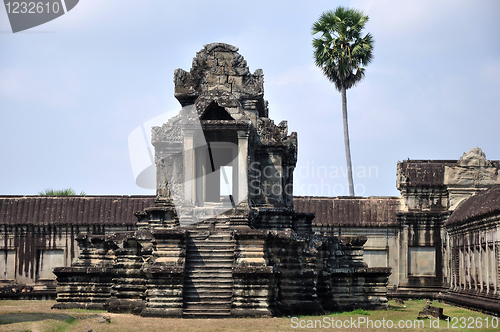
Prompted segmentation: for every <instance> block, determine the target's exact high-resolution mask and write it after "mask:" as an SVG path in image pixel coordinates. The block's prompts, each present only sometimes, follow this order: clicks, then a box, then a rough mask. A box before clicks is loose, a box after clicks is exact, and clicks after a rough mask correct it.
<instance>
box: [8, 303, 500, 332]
mask: <svg viewBox="0 0 500 332" xmlns="http://www.w3.org/2000/svg"><path fill="white" fill-rule="evenodd" d="M54 303H55V302H54V301H0V331H9V332H14V331H15V332H28V331H31V332H45V331H53V332H76V331H79V332H82V331H84V330H86V329H89V328H91V329H92V330H93V331H99V332H127V331H141V332H147V331H169V332H177V331H179V332H181V331H182V332H191V331H203V332H205V331H207V332H208V331H249V332H250V331H251V332H257V331H270V332H274V331H297V330H302V331H500V324H499V323H500V319H498V318H496V317H493V316H489V315H485V314H482V313H478V312H475V311H471V310H467V309H463V308H458V307H454V306H450V305H447V304H444V303H438V302H433V303H432V305H433V306H437V307H441V308H443V309H444V311H443V313H444V314H445V315H447V316H449V317H450V319H449V321H445V320H436V319H423V320H419V319H417V316H418V313H419V312H420V311H421V310H422V309H423V307H424V306H425V301H424V300H411V301H406V302H405V304H397V303H395V302H394V301H389V305H390V310H377V311H365V310H359V309H358V310H355V311H352V312H343V313H332V314H329V315H323V316H297V317H279V318H228V319H172V318H143V317H140V316H134V315H131V314H110V313H106V312H103V311H86V310H77V309H73V310H54V309H51V306H52V305H53V304H54ZM103 315H104V316H109V317H111V323H100V322H99V318H100V317H101V316H103ZM492 325H493V326H492ZM301 327H302V328H301Z"/></svg>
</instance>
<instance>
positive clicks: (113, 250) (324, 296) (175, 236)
mask: <svg viewBox="0 0 500 332" xmlns="http://www.w3.org/2000/svg"><path fill="white" fill-rule="evenodd" d="M237 51H238V49H237V48H236V47H234V46H231V45H227V44H221V43H214V44H209V45H206V46H205V47H204V48H203V49H202V50H201V51H200V52H198V53H197V54H196V57H195V58H194V60H193V65H192V68H191V70H190V71H189V72H186V71H184V70H181V69H178V70H176V71H175V74H174V80H175V97H176V98H177V99H178V100H179V102H180V104H181V105H182V110H181V111H180V112H179V114H178V115H177V116H176V117H174V118H172V119H170V120H169V121H168V122H167V123H165V124H163V126H161V127H155V128H153V132H152V143H153V145H154V147H155V161H156V170H157V174H156V175H157V194H156V198H155V200H154V204H153V205H152V206H150V207H148V208H145V209H144V210H143V211H140V212H136V213H135V215H136V217H137V225H136V229H135V230H132V231H123V232H116V233H112V234H107V235H102V234H101V235H95V234H92V233H86V234H82V235H80V236H79V237H77V241H78V244H79V247H80V256H79V258H78V259H77V260H76V261H75V262H74V263H73V264H72V265H71V266H70V267H59V268H56V269H55V270H54V273H55V274H56V275H57V281H58V287H57V304H56V305H55V307H56V308H107V310H109V311H112V312H124V311H128V312H133V313H137V314H141V315H143V316H165V317H229V316H245V317H247V316H273V315H286V314H299V313H302V314H306V313H322V312H325V311H330V310H348V309H352V308H355V307H361V308H383V307H385V306H386V302H387V299H386V293H387V281H388V277H389V275H390V270H391V269H390V268H387V267H374V268H368V267H367V265H366V264H365V263H363V261H362V258H363V244H364V243H365V241H366V237H360V236H344V237H339V236H334V235H328V234H326V235H320V234H319V233H314V232H313V231H312V222H311V221H312V220H313V218H314V215H313V214H308V213H297V212H296V211H295V209H294V202H293V196H292V189H293V171H294V167H295V164H296V160H297V134H296V133H291V134H289V133H288V128H287V123H286V122H285V121H283V122H281V123H279V124H278V125H276V124H275V123H274V122H273V121H272V120H271V119H270V118H269V117H268V115H269V111H268V105H267V102H266V101H265V100H264V88H263V84H264V80H263V73H262V71H261V70H257V71H255V72H254V73H253V74H252V73H251V72H250V71H249V68H248V66H247V64H246V61H245V60H244V59H243V57H242V56H241V55H240V54H238V53H237Z"/></svg>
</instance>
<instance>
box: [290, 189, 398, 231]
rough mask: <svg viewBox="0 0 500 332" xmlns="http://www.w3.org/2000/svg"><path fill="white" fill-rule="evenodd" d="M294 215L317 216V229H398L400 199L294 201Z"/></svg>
mask: <svg viewBox="0 0 500 332" xmlns="http://www.w3.org/2000/svg"><path fill="white" fill-rule="evenodd" d="M293 202H294V207H295V211H297V212H301V213H315V214H316V216H315V218H314V219H313V221H312V223H313V225H314V226H350V227H386V226H397V225H398V223H397V217H396V212H397V211H398V209H399V206H400V198H399V197H354V198H353V197H307V196H306V197H304V196H296V197H294V198H293Z"/></svg>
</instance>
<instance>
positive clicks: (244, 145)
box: [236, 130, 248, 205]
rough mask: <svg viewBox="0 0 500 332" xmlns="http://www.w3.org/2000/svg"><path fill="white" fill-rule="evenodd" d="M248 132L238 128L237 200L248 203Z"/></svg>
mask: <svg viewBox="0 0 500 332" xmlns="http://www.w3.org/2000/svg"><path fill="white" fill-rule="evenodd" d="M247 160H248V132H247V131H244V130H238V193H237V196H236V201H237V202H240V203H243V204H244V205H247V204H248V173H247Z"/></svg>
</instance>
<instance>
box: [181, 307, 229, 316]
mask: <svg viewBox="0 0 500 332" xmlns="http://www.w3.org/2000/svg"><path fill="white" fill-rule="evenodd" d="M230 314H231V309H230V308H228V309H226V308H207V309H202V310H200V309H197V308H194V309H192V308H186V309H184V310H183V313H182V317H183V318H228V317H229V316H230Z"/></svg>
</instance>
